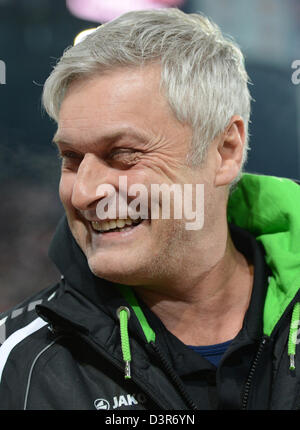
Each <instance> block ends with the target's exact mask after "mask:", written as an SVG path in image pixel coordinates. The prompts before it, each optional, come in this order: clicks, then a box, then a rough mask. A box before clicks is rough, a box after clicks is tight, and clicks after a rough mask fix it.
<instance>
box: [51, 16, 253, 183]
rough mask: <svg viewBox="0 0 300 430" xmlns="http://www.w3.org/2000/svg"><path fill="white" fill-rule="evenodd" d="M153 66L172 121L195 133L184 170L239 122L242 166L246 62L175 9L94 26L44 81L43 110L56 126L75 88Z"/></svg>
mask: <svg viewBox="0 0 300 430" xmlns="http://www.w3.org/2000/svg"><path fill="white" fill-rule="evenodd" d="M155 62H157V63H160V64H161V88H163V90H164V93H165V95H166V98H167V100H168V103H169V105H170V107H171V109H172V111H173V113H174V115H175V117H176V118H177V119H178V120H179V121H180V122H182V123H187V124H189V125H190V126H191V127H192V129H193V139H192V145H191V151H190V152H189V154H188V158H187V161H188V162H189V164H191V165H197V164H200V163H201V162H202V161H204V159H205V155H206V153H207V148H208V146H209V144H210V142H211V141H212V140H213V139H214V138H215V137H217V136H218V135H219V134H220V133H222V132H223V131H224V129H225V128H226V126H227V125H228V123H229V121H230V118H231V117H232V116H233V115H235V114H237V115H240V116H241V117H242V119H243V121H244V124H245V131H246V142H245V149H244V155H243V163H242V164H243V165H244V163H245V161H246V158H247V152H248V123H249V117H250V102H251V96H250V93H249V90H248V82H249V78H248V75H247V72H246V70H245V65H244V57H243V54H242V52H241V50H240V49H239V47H238V46H237V44H236V43H234V42H233V41H232V40H231V39H230V38H229V37H227V36H226V37H225V36H224V35H223V34H222V33H221V31H220V29H219V27H218V26H217V25H216V24H215V23H213V22H211V21H210V20H209V19H208V18H207V17H205V16H203V15H201V14H199V13H197V14H196V13H193V14H185V13H184V12H182V11H180V10H179V9H175V8H169V9H156V10H143V11H133V12H129V13H126V14H124V15H122V16H120V17H118V18H117V19H114V20H113V21H110V22H107V23H105V24H103V25H101V26H99V27H98V28H97V29H96V30H95V31H94V32H92V33H91V34H89V35H88V36H86V37H85V38H84V39H83V40H82V41H81V42H80V43H78V44H76V45H75V46H72V47H70V48H68V49H67V50H66V51H65V52H64V54H63V55H62V57H61V58H60V60H59V61H58V63H57V65H56V66H55V68H54V70H53V71H52V73H51V74H50V76H49V78H48V79H47V80H46V83H45V86H44V91H43V104H44V108H45V110H46V111H47V113H48V114H49V116H50V117H51V118H53V119H54V120H55V121H58V114H59V109H60V105H61V103H62V100H63V97H64V94H65V91H66V89H67V88H68V85H69V84H70V83H71V82H72V81H73V80H75V79H78V78H81V77H85V76H86V77H88V76H92V75H95V74H97V73H101V71H102V72H105V71H107V70H111V69H112V68H117V67H128V66H142V65H145V64H148V63H155ZM239 177H240V175H239ZM239 177H238V178H236V180H235V182H237V181H238V179H239Z"/></svg>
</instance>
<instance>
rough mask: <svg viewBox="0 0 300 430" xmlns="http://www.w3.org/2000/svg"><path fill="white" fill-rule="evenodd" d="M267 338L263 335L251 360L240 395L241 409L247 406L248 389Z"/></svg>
mask: <svg viewBox="0 0 300 430" xmlns="http://www.w3.org/2000/svg"><path fill="white" fill-rule="evenodd" d="M267 339H268V336H265V335H264V336H263V337H262V340H261V342H260V344H259V347H258V350H257V352H256V355H255V357H254V360H253V362H252V365H251V368H250V371H249V374H248V378H247V381H246V384H245V387H244V392H243V396H242V410H246V409H247V406H248V400H249V394H250V390H251V384H252V382H253V377H254V374H255V371H256V369H257V365H258V363H259V359H260V357H261V354H262V352H263V349H264V346H265V344H266V343H267Z"/></svg>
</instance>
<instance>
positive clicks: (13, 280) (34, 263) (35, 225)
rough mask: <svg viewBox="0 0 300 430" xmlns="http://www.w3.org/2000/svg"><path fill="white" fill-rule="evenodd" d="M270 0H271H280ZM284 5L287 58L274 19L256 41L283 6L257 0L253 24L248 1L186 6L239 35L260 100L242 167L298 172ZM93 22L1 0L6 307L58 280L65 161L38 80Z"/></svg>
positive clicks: (293, 48)
mask: <svg viewBox="0 0 300 430" xmlns="http://www.w3.org/2000/svg"><path fill="white" fill-rule="evenodd" d="M272 1H273V5H274V4H275V3H277V1H278V0H272ZM248 3H252V4H253V5H255V4H256V2H255V1H253V2H248ZM281 3H284V4H285V7H286V8H290V14H288V15H287V16H286V15H285V16H284V17H280V20H279V21H278V22H279V24H278V25H279V26H281V25H282V20H283V19H285V27H284V28H286V29H287V30H286V31H288V29H290V28H291V27H292V28H293V29H295V30H293V33H292V35H289V37H287V40H286V41H285V43H286V47H285V46H281V47H280V49H281V50H282V52H283V53H284V55H283V54H282V56H281V55H280V52H279V48H278V50H276V43H277V42H276V40H275V36H274V37H273V39H274V40H273V39H272V31H273V32H274V31H275V32H276V20H275V24H274V19H273V18H272V19H273V21H272V28H271V27H270V31H269V32H268V31H266V35H267V36H266V37H269V38H270V41H268V43H269V45H268V44H267V48H264V47H263V44H264V43H266V41H265V40H264V39H263V40H258V41H256V42H255V41H254V39H255V35H256V36H257V31H258V30H259V27H258V26H264V23H266V24H267V23H268V22H269V20H270V13H273V14H275V15H276V14H278V13H279V14H280V11H277V10H275V12H274V8H273V9H272V10H271V9H270V8H271V6H270V8H268V7H267V6H268V5H270V2H269V1H268V0H259V4H260V6H259V7H260V9H257V10H255V13H256V14H257V18H258V19H257V20H255V19H254V21H252V24H251V25H250V26H248V27H247V28H245V26H244V25H243V20H246V21H247V16H245V14H244V15H243V14H242V13H241V11H242V10H243V9H239V11H238V12H237V11H236V9H235V7H234V2H233V1H228V0H227V1H226V0H224V1H222V0H210V3H208V2H207V1H201V0H191V1H186V2H185V5H184V6H183V7H182V9H183V10H184V11H185V12H194V11H203V12H204V13H207V14H209V15H210V16H211V17H212V18H213V19H214V20H215V21H216V22H217V24H219V25H220V26H221V28H222V29H223V28H224V30H225V31H228V32H229V33H230V28H231V27H232V28H234V32H235V34H234V36H235V38H236V40H237V41H238V42H240V41H242V42H243V43H241V47H242V49H243V51H244V52H245V53H246V65H247V70H248V73H249V75H250V78H251V80H252V83H253V85H252V86H251V88H250V89H251V93H252V96H253V98H254V99H255V103H253V108H252V109H253V113H252V124H251V126H250V133H251V140H250V142H251V148H252V150H251V152H250V153H249V161H248V164H247V168H246V170H247V171H250V172H258V173H263V174H271V175H278V176H285V177H289V178H295V179H300V155H299V128H298V127H299V124H298V122H299V113H298V112H299V98H300V97H299V91H300V85H299V86H296V85H293V83H292V82H291V75H292V69H291V63H292V61H293V60H295V59H297V58H298V59H300V49H299V51H298V48H300V37H299V32H298V30H299V21H300V19H299V16H300V12H299V8H298V6H297V5H298V4H297V2H295V1H294V0H287V1H285V2H281ZM298 3H300V2H298ZM239 4H240V6H241V5H242V4H245V13H246V3H244V1H243V0H240V1H239ZM211 5H214V8H212V9H210V7H211ZM261 5H264V6H265V8H263V9H261ZM216 7H217V9H216ZM278 7H279V6H278ZM216 11H217V13H216ZM270 11H271V12H270ZM214 13H215V14H216V16H214ZM276 16H277V15H276ZM271 17H272V15H271ZM254 18H255V17H254ZM289 19H290V20H291V22H286V21H287V20H289ZM240 21H241V22H240ZM246 21H245V22H246ZM253 22H254V23H253ZM257 22H259V24H256V23H257ZM234 24H238V25H235V26H234ZM96 25H98V24H97V23H95V22H87V21H84V20H81V19H79V18H76V17H74V16H72V15H71V13H70V12H69V11H68V10H67V8H66V6H65V1H64V0H0V60H3V61H4V62H5V64H6V84H3V85H0V142H1V145H0V183H1V206H0V221H1V223H0V234H1V241H0V311H4V310H6V309H8V308H9V307H11V306H13V305H16V304H17V303H19V302H20V301H22V300H23V299H25V298H26V297H27V296H28V295H30V294H32V293H34V292H35V291H38V290H41V289H43V288H45V287H46V286H48V285H49V284H51V283H53V282H56V280H57V279H58V278H59V273H58V272H57V271H56V269H55V267H54V266H53V265H52V263H51V262H50V260H48V258H47V249H48V246H49V243H50V240H51V237H52V235H53V232H54V230H55V226H56V224H57V222H58V220H59V218H60V216H61V215H62V213H63V211H62V207H61V204H60V202H59V198H58V194H57V188H58V182H59V162H58V159H57V156H56V151H55V149H54V147H52V145H51V143H50V142H51V139H52V137H53V134H54V132H55V130H56V126H55V124H54V123H53V122H52V121H51V120H50V119H49V118H48V117H47V116H46V114H44V113H43V112H42V109H41V92H42V85H43V83H44V81H45V79H46V78H47V76H48V75H49V73H50V71H51V69H52V67H53V66H54V64H55V63H56V60H57V59H58V58H59V57H60V56H61V54H62V53H63V50H64V49H65V48H66V47H67V46H69V45H71V44H72V43H73V40H74V37H75V36H76V35H77V34H78V33H79V32H80V31H82V30H84V29H86V28H90V27H95V26H96ZM256 25H257V27H256ZM274 25H275V27H274ZM274 28H275V30H274ZM280 28H281V31H283V30H282V26H281V27H280ZM244 29H245V30H244ZM246 33H247V34H246ZM274 34H275V33H274ZM258 39H259V38H258ZM289 40H290V42H289ZM247 41H249V42H247ZM255 43H257V50H256V49H255ZM272 43H273V44H275V47H274V46H273V45H272ZM285 48H286V49H285ZM263 49H265V55H264V51H263ZM272 49H275V50H274V52H275V53H276V58H275V60H274V61H273V60H272V52H270V51H272ZM298 52H299V55H298ZM256 53H259V55H256ZM273 57H274V55H273Z"/></svg>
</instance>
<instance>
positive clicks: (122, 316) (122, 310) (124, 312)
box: [117, 306, 131, 379]
mask: <svg viewBox="0 0 300 430" xmlns="http://www.w3.org/2000/svg"><path fill="white" fill-rule="evenodd" d="M117 315H118V318H119V320H120V334H121V348H122V354H123V360H124V362H125V379H130V378H131V374H130V362H131V353H130V344H129V336H128V320H129V318H130V311H129V309H128V308H127V307H126V306H121V307H119V308H118V310H117Z"/></svg>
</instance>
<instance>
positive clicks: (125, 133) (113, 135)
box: [52, 128, 149, 145]
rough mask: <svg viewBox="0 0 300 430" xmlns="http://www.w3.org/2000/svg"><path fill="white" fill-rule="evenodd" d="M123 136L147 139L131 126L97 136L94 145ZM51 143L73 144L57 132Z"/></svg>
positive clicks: (142, 141)
mask: <svg viewBox="0 0 300 430" xmlns="http://www.w3.org/2000/svg"><path fill="white" fill-rule="evenodd" d="M124 138H133V139H136V140H138V141H139V142H141V143H145V142H146V141H148V140H149V136H147V135H146V134H145V133H143V132H141V131H139V130H135V129H132V128H125V129H123V130H119V131H115V132H111V133H107V134H105V135H102V136H100V137H99V138H96V139H95V145H98V144H99V143H106V144H109V143H111V144H112V143H116V142H117V141H119V140H121V139H124ZM52 143H54V144H55V145H59V144H60V145H74V142H73V143H72V141H71V140H68V138H65V137H64V136H63V135H62V136H61V137H60V135H59V133H58V132H56V133H55V135H54V137H53V139H52Z"/></svg>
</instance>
